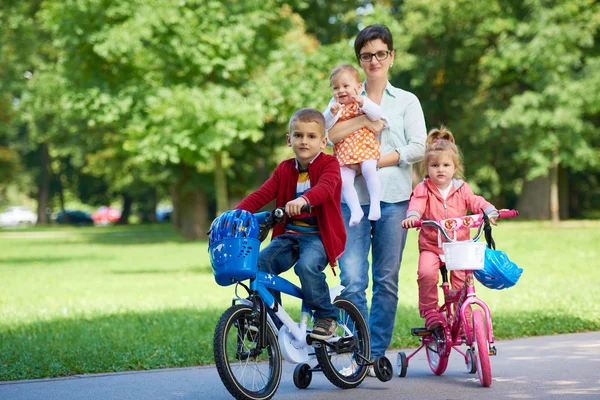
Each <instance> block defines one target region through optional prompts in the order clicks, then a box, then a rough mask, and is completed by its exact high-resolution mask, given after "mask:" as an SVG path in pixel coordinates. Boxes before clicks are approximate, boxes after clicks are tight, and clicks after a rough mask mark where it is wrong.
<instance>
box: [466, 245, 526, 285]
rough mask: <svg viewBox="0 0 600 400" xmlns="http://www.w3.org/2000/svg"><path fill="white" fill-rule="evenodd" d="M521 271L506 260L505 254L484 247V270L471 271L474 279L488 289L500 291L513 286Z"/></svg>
mask: <svg viewBox="0 0 600 400" xmlns="http://www.w3.org/2000/svg"><path fill="white" fill-rule="evenodd" d="M522 273H523V269H522V268H519V267H518V266H517V265H516V264H515V263H514V262H512V261H510V260H509V259H508V256H507V255H506V253H505V252H503V251H501V250H492V249H489V248H487V247H486V249H485V263H484V269H482V270H479V271H473V274H474V275H475V278H477V280H478V281H479V282H480V283H481V284H482V285H483V286H485V287H487V288H489V289H496V290H502V289H507V288H509V287H511V286H514V285H515V284H516V283H517V281H518V280H519V278H520V277H521V274H522Z"/></svg>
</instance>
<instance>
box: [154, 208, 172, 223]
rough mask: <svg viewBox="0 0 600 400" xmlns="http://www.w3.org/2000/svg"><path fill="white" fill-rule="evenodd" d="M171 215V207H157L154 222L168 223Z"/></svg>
mask: <svg viewBox="0 0 600 400" xmlns="http://www.w3.org/2000/svg"><path fill="white" fill-rule="evenodd" d="M172 213H173V207H159V208H157V209H156V221H157V222H167V221H170V220H171V214H172Z"/></svg>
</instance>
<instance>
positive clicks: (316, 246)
mask: <svg viewBox="0 0 600 400" xmlns="http://www.w3.org/2000/svg"><path fill="white" fill-rule="evenodd" d="M294 264H295V266H294ZM327 264H328V260H327V254H326V253H325V248H324V247H323V241H322V240H321V236H320V235H313V234H289V233H284V234H282V235H279V236H277V237H275V238H274V239H273V240H272V241H271V243H269V245H268V246H267V247H265V248H264V249H263V250H262V251H261V252H260V254H259V256H258V269H259V270H260V271H262V272H267V273H271V274H275V275H279V274H281V273H283V272H285V271H287V270H289V269H290V268H292V266H293V267H294V272H295V273H296V275H298V277H299V278H300V285H301V286H302V293H303V294H304V300H305V301H306V306H307V307H308V308H310V309H311V310H313V312H314V317H315V318H326V317H337V309H336V308H335V307H334V306H333V304H331V299H330V298H329V286H328V285H327V281H326V280H325V273H324V272H323V270H324V269H325V267H326V266H327ZM274 296H275V300H277V302H278V303H280V304H281V296H280V295H279V293H274Z"/></svg>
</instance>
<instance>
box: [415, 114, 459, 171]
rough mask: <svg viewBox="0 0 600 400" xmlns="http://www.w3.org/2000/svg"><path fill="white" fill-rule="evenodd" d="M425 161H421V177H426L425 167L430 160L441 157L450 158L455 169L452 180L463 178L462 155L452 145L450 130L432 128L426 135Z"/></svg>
mask: <svg viewBox="0 0 600 400" xmlns="http://www.w3.org/2000/svg"><path fill="white" fill-rule="evenodd" d="M425 145H426V147H425V159H424V160H423V172H424V173H423V175H427V165H429V162H430V161H431V160H432V159H436V158H438V157H440V156H442V155H444V156H450V157H451V158H452V161H453V162H454V166H455V167H456V171H455V172H454V178H463V176H464V167H463V164H462V155H461V153H460V150H459V149H458V147H457V146H456V144H455V143H454V135H453V134H452V132H450V129H448V128H446V127H445V126H444V125H442V126H440V127H439V128H434V129H432V130H430V131H429V133H428V134H427V141H426V142H425Z"/></svg>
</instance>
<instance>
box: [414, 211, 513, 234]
mask: <svg viewBox="0 0 600 400" xmlns="http://www.w3.org/2000/svg"><path fill="white" fill-rule="evenodd" d="M517 215H519V212H518V211H517V210H498V219H506V218H515V217H516V216H517ZM458 220H460V221H461V222H462V223H460V224H457V226H456V227H453V226H452V225H454V224H449V223H448V222H447V221H457V222H458ZM482 222H483V214H473V215H465V216H463V217H457V218H449V219H442V220H439V221H434V220H419V221H415V222H413V226H412V228H421V227H422V225H423V224H425V225H429V226H438V225H439V227H440V228H442V229H444V230H450V231H452V230H457V229H460V228H477V227H478V226H479V225H481V223H482ZM447 223H448V226H446V224H447ZM409 229H410V228H409Z"/></svg>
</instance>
